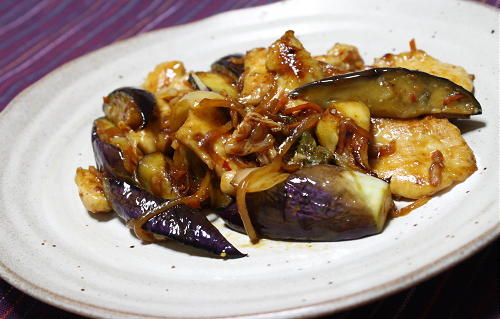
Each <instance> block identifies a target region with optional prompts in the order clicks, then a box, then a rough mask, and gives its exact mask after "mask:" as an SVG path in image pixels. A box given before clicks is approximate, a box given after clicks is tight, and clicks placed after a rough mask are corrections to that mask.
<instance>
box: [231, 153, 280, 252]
mask: <svg viewBox="0 0 500 319" xmlns="http://www.w3.org/2000/svg"><path fill="white" fill-rule="evenodd" d="M280 168H281V157H276V158H275V159H274V160H273V161H272V162H271V164H269V165H266V166H262V167H257V168H247V169H243V170H241V174H240V171H239V172H238V173H237V174H236V176H235V178H234V179H233V181H234V183H235V184H236V207H237V208H238V213H239V214H240V217H241V220H242V221H243V226H244V227H245V231H246V233H247V235H248V237H249V238H250V241H251V242H252V243H254V244H255V243H257V242H258V241H259V237H258V236H257V233H256V232H255V228H254V227H253V225H252V221H251V219H250V215H249V213H248V209H247V203H246V193H247V192H259V191H263V190H266V189H269V188H271V187H273V186H274V185H276V184H278V183H281V182H283V181H284V180H285V179H286V178H287V177H288V175H289V174H287V173H281V172H280Z"/></svg>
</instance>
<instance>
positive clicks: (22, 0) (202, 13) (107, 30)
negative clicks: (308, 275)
mask: <svg viewBox="0 0 500 319" xmlns="http://www.w3.org/2000/svg"><path fill="white" fill-rule="evenodd" d="M275 1H276V0H246V1H243V0H238V1H230V0H184V1H183V0H151V1H148V0H143V1H141V0H130V1H126V0H118V1H116V0H113V1H111V0H1V1H0V111H1V110H2V109H3V108H5V106H6V105H7V104H8V103H9V101H10V100H12V99H13V98H14V96H16V95H17V94H18V93H19V92H20V91H21V90H23V89H24V88H26V87H28V86H29V85H31V84H32V83H34V82H36V81H37V80H38V79H40V78H41V77H43V76H44V75H46V74H47V73H49V72H50V71H52V70H54V69H56V68H57V67H58V66H60V65H62V64H63V63H65V62H67V61H70V60H72V59H75V58H77V57H79V56H81V55H83V54H85V53H88V52H91V51H94V50H96V49H98V48H101V47H103V46H106V45H108V44H110V43H112V42H114V41H117V40H122V39H126V38H129V37H132V36H134V35H137V34H140V33H143V32H147V31H150V30H154V29H159V28H164V27H168V26H173V25H178V24H183V23H188V22H192V21H195V20H198V19H202V18H205V17H208V16H211V15H213V14H216V13H220V12H223V11H227V10H231V9H236V8H246V7H252V6H258V5H263V4H267V3H271V2H275ZM436 1H437V0H436ZM482 2H486V3H488V4H490V5H493V6H496V7H500V0H484V1H482ZM464 41H466V39H464ZM498 246H499V244H498V241H497V242H495V243H493V244H491V245H489V246H488V247H486V248H485V249H483V250H482V251H481V252H479V253H477V254H476V255H475V256H473V257H471V258H469V259H468V260H466V261H464V262H462V263H461V264H459V265H458V266H456V267H454V268H452V269H450V270H448V271H446V272H444V273H442V274H440V275H438V276H436V277H434V278H432V279H430V280H428V281H426V282H424V283H421V284H419V285H417V286H414V287H412V288H410V289H407V290H406V291H403V292H400V293H398V294H395V295H393V296H390V297H387V298H385V299H382V300H379V301H375V302H373V303H370V304H368V305H364V306H361V307H358V308H356V309H352V310H350V311H345V312H342V313H339V314H336V315H334V316H331V317H332V318H333V317H334V318H342V319H344V318H500V311H499V295H498V292H499V287H498V282H499V278H498V269H499V264H498V249H499V247H498ZM388 271H390V269H389V270H388ZM0 318H2V319H3V318H81V317H79V316H77V315H73V314H70V313H67V312H65V311H62V310H59V309H56V308H54V307H51V306H49V305H46V304H44V303H42V302H40V301H37V300H35V299H33V298H31V297H29V296H27V295H25V294H24V293H22V292H20V291H18V290H17V289H15V288H13V287H12V286H10V285H9V284H7V283H6V282H4V281H3V280H1V279H0Z"/></svg>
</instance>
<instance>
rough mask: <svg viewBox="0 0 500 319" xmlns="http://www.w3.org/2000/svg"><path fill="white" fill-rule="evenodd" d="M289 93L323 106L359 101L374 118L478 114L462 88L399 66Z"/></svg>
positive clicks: (345, 76)
mask: <svg viewBox="0 0 500 319" xmlns="http://www.w3.org/2000/svg"><path fill="white" fill-rule="evenodd" d="M290 96H291V97H293V98H300V99H305V100H308V101H312V102H314V103H317V104H319V105H321V106H323V107H325V108H326V107H329V106H330V105H331V104H332V103H335V102H342V101H358V102H363V103H364V104H366V106H368V108H369V109H370V114H371V115H372V116H374V117H392V118H413V117H418V116H421V115H441V116H446V117H467V116H469V115H474V114H481V105H480V104H479V102H478V101H477V100H476V98H475V97H474V96H473V95H472V93H470V92H469V91H467V90H465V89H464V88H463V87H461V86H459V85H456V84H455V83H453V82H451V81H449V80H448V79H445V78H440V77H437V76H433V75H430V74H427V73H424V72H420V71H410V70H407V69H403V68H376V69H369V70H364V71H360V72H354V73H347V74H342V75H337V76H332V77H329V78H326V79H323V80H319V81H317V82H313V83H310V84H307V85H304V86H302V87H300V88H298V89H296V90H294V91H293V92H291V94H290Z"/></svg>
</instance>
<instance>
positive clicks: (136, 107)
mask: <svg viewBox="0 0 500 319" xmlns="http://www.w3.org/2000/svg"><path fill="white" fill-rule="evenodd" d="M103 100H104V103H103V106H102V107H103V110H104V114H106V118H108V119H109V120H110V121H111V122H113V123H115V125H118V123H119V122H124V123H125V124H126V125H128V126H129V127H130V128H131V129H132V130H137V129H143V128H144V127H145V126H146V125H148V123H149V121H150V120H151V118H152V117H153V111H154V108H155V105H156V99H155V97H154V95H153V94H151V93H149V92H148V91H146V90H142V89H138V88H133V87H122V88H119V89H116V90H114V91H113V92H111V93H110V94H109V95H108V96H107V97H105V98H104V99H103Z"/></svg>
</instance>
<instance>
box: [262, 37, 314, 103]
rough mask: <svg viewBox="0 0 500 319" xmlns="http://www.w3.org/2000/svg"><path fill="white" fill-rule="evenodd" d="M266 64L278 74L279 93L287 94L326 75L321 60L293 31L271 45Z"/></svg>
mask: <svg viewBox="0 0 500 319" xmlns="http://www.w3.org/2000/svg"><path fill="white" fill-rule="evenodd" d="M266 66H267V69H268V70H269V71H271V72H274V73H275V74H276V81H277V84H278V92H279V93H285V94H287V93H289V92H290V91H292V90H293V89H295V88H297V87H299V86H301V85H303V84H307V83H309V82H313V81H315V80H319V79H321V78H323V77H324V73H323V69H322V68H321V66H320V62H319V61H317V60H315V59H313V57H312V56H311V54H310V53H309V52H308V51H307V50H306V49H304V46H303V45H302V43H301V42H300V41H299V40H298V39H297V38H296V37H295V35H294V32H293V31H287V32H286V33H285V34H284V35H283V36H282V37H281V38H279V39H278V40H277V41H275V42H274V43H273V44H272V45H271V46H270V47H269V53H268V56H267V61H266Z"/></svg>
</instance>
